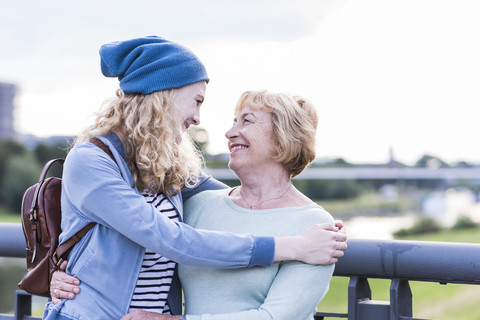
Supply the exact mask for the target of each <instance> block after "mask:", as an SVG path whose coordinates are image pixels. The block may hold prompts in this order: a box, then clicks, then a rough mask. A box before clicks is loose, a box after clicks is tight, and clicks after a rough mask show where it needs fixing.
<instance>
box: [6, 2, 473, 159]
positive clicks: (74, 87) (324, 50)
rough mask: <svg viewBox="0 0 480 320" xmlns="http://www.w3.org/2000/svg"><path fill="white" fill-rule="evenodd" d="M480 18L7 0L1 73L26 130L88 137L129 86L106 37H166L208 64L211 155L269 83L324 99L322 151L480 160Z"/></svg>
mask: <svg viewBox="0 0 480 320" xmlns="http://www.w3.org/2000/svg"><path fill="white" fill-rule="evenodd" d="M479 16H480V1H477V0H470V1H467V0H465V1H464V0H449V1H447V0H402V1H400V0H398V1H397V0H395V1H393V0H350V1H349V0H337V1H334V0H296V1H287V0H255V1H253V0H244V1H230V0H204V1H197V0H185V1H182V0H177V1H164V0H139V1H135V2H134V1H126V0H116V1H113V0H102V1H92V0H83V1H68V0H51V1H34V0H25V1H11V0H0V82H7V83H13V84H15V85H17V86H18V92H17V99H16V101H15V104H16V108H17V111H16V123H15V126H16V129H17V131H19V132H21V133H24V134H34V135H37V136H41V137H46V136H51V135H76V134H78V133H79V132H80V131H81V130H82V129H83V128H85V127H86V126H87V125H89V124H90V123H92V121H93V119H94V113H95V112H97V111H98V110H99V108H100V106H101V104H102V102H103V101H104V100H105V99H107V98H110V97H111V96H113V95H114V93H115V90H116V88H117V87H118V81H117V80H116V79H112V78H105V77H103V76H102V74H101V72H100V60H99V55H98V49H99V48H100V46H101V45H102V44H103V43H107V42H111V41H117V40H126V39H131V38H135V37H141V36H146V35H159V36H162V37H165V38H167V39H169V40H172V41H176V42H179V43H181V44H183V45H185V46H187V47H188V48H190V49H191V50H192V51H194V52H195V53H196V54H197V55H198V56H199V57H200V59H201V60H202V61H203V62H204V64H205V66H206V68H207V70H208V73H209V76H210V79H211V81H210V83H209V84H208V86H207V95H206V100H205V103H204V104H203V106H202V111H201V112H202V113H201V125H200V126H201V127H203V128H205V129H206V130H207V131H208V134H209V140H210V145H209V151H210V152H211V153H214V154H215V153H222V152H227V147H226V138H225V136H224V133H225V131H227V130H228V129H229V127H230V125H231V124H232V120H233V107H234V106H235V104H236V101H237V99H238V97H239V96H240V94H241V93H242V92H244V91H246V90H259V89H267V90H271V91H275V92H290V93H295V94H299V95H302V96H303V97H305V98H307V99H309V100H311V101H312V102H313V103H314V104H315V106H316V107H317V110H318V114H319V127H318V139H317V140H318V142H317V156H318V157H320V158H337V157H341V158H344V159H345V160H347V161H350V162H354V163H366V162H369V163H383V162H386V161H388V159H389V153H390V151H392V152H393V155H394V156H395V158H396V159H397V160H398V161H401V162H404V163H406V164H413V163H414V162H415V161H416V160H418V159H419V158H420V157H421V156H422V155H424V154H430V155H433V156H437V157H439V158H441V159H442V160H444V161H447V162H450V163H455V162H456V161H468V162H472V163H480V143H479V142H480V141H479V140H480V139H479V134H478V127H479V125H478V123H479V120H480V116H479V112H478V110H480V109H479V107H480V90H479V89H480V58H479V57H480V19H479V18H478V17H479Z"/></svg>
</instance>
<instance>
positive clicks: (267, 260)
mask: <svg viewBox="0 0 480 320" xmlns="http://www.w3.org/2000/svg"><path fill="white" fill-rule="evenodd" d="M274 255H275V239H274V238H273V237H254V243H253V252H252V259H251V260H250V264H249V267H253V266H264V267H268V266H271V265H272V264H273V257H274Z"/></svg>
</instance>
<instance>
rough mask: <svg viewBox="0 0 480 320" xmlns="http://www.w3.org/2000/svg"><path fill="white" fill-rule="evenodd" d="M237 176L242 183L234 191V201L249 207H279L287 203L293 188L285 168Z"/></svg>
mask: <svg viewBox="0 0 480 320" xmlns="http://www.w3.org/2000/svg"><path fill="white" fill-rule="evenodd" d="M256 173H258V172H256ZM239 178H240V181H241V182H242V184H241V187H240V188H239V189H238V192H237V193H236V203H237V204H239V205H241V206H242V207H246V208H249V209H267V208H272V207H281V206H283V204H286V203H288V199H289V195H290V194H291V191H292V190H293V189H294V188H293V186H292V182H291V180H290V176H289V174H288V173H287V172H286V171H285V170H282V171H281V172H276V174H275V173H273V172H269V173H268V174H264V175H255V174H249V175H248V176H244V175H243V176H239Z"/></svg>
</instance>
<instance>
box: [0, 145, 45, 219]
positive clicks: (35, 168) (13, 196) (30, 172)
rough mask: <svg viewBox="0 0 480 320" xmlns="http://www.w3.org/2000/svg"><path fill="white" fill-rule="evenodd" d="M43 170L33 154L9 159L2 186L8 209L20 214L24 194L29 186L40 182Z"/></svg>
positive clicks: (1, 192) (1, 190) (0, 192)
mask: <svg viewBox="0 0 480 320" xmlns="http://www.w3.org/2000/svg"><path fill="white" fill-rule="evenodd" d="M41 169H42V168H41V167H40V166H39V164H38V163H37V162H36V161H35V159H34V157H33V155H32V154H31V153H26V154H24V155H15V156H12V157H10V158H9V159H8V162H7V165H6V172H5V176H4V179H3V181H2V183H1V185H0V186H1V189H0V194H1V198H2V199H3V204H4V205H5V207H6V208H7V209H9V210H10V211H12V212H18V213H20V211H21V204H22V198H23V194H24V193H25V191H26V190H27V188H28V187H29V186H31V185H33V184H35V183H36V182H37V181H38V177H39V175H40V172H41Z"/></svg>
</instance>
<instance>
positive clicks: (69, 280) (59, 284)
mask: <svg viewBox="0 0 480 320" xmlns="http://www.w3.org/2000/svg"><path fill="white" fill-rule="evenodd" d="M62 267H63V268H65V267H66V264H63V263H62V265H61V266H60V268H62ZM79 284H80V280H78V279H77V278H75V277H72V276H71V275H69V274H67V273H65V272H64V271H55V272H54V273H53V275H52V280H51V281H50V296H51V298H52V302H53V303H54V304H57V303H59V302H60V301H62V299H74V298H75V295H76V294H78V293H79V292H80V288H79V287H78V285H79Z"/></svg>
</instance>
